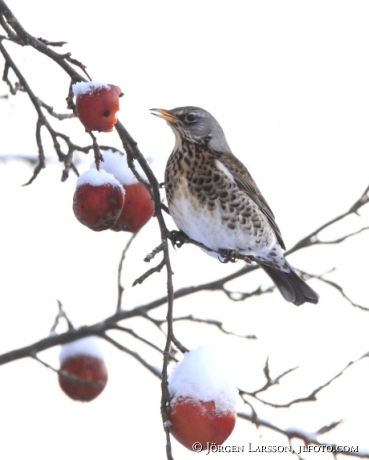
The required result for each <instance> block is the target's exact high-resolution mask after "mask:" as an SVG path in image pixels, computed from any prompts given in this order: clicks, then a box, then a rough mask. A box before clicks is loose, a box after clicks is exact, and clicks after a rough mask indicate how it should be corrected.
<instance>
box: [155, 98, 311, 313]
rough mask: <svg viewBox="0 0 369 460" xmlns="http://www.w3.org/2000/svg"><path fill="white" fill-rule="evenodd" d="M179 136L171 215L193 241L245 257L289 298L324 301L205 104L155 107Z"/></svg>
mask: <svg viewBox="0 0 369 460" xmlns="http://www.w3.org/2000/svg"><path fill="white" fill-rule="evenodd" d="M150 112H151V113H152V114H153V115H155V116H157V117H160V118H162V119H164V120H165V121H166V122H167V123H168V125H169V126H170V127H171V129H172V130H173V132H174V135H175V145H174V149H173V151H172V153H171V155H170V156H169V158H168V161H167V165H166V168H165V182H164V185H165V193H166V197H167V202H168V210H169V214H170V215H171V217H172V218H173V220H174V222H175V224H176V225H177V227H178V228H179V230H180V231H182V232H183V233H184V234H185V235H187V236H188V237H189V238H190V239H192V240H194V241H196V242H198V243H200V244H201V245H204V246H205V247H206V248H207V249H209V250H210V251H209V252H211V251H213V252H214V253H216V254H218V255H219V254H226V253H228V254H233V255H239V256H245V259H246V260H250V261H253V262H256V263H257V264H258V265H259V266H260V267H261V268H262V269H263V270H264V271H265V272H266V273H267V275H269V277H270V278H271V279H272V281H273V283H274V284H275V286H276V287H277V288H278V290H279V291H280V293H281V294H282V296H283V297H284V299H285V300H286V301H287V302H291V303H293V304H294V305H297V306H299V305H302V304H303V303H305V302H310V303H313V304H316V303H318V300H319V296H318V294H317V293H316V292H315V291H314V290H313V289H312V288H311V287H310V286H309V285H308V284H307V283H306V282H305V281H304V280H302V279H301V278H300V276H299V275H298V274H297V273H296V272H295V271H294V270H293V268H292V267H291V266H290V264H289V263H288V262H287V260H286V259H285V257H284V250H285V249H286V246H285V244H284V242H283V239H282V235H281V232H280V230H279V227H278V225H277V223H276V221H275V217H274V214H273V212H272V210H271V209H270V207H269V205H268V203H267V201H266V200H265V198H264V197H263V195H262V194H261V192H260V190H259V188H258V186H257V185H256V183H255V181H254V179H253V178H252V176H251V174H250V173H249V171H248V170H247V168H246V166H245V165H244V164H243V163H242V162H241V161H240V160H239V159H238V158H237V157H236V156H235V155H233V153H232V152H231V149H230V147H229V145H228V143H227V140H226V137H225V134H224V131H223V129H222V128H221V126H220V124H219V123H218V122H217V120H216V119H215V118H214V117H213V116H212V115H211V114H210V113H209V112H207V111H206V110H204V109H202V108H199V107H192V106H189V107H177V108H175V109H171V110H165V109H151V110H150Z"/></svg>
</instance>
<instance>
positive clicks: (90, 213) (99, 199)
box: [73, 169, 124, 232]
mask: <svg viewBox="0 0 369 460" xmlns="http://www.w3.org/2000/svg"><path fill="white" fill-rule="evenodd" d="M76 185H77V188H76V191H75V192H74V197H73V211H74V214H75V216H76V217H77V219H78V220H79V222H81V224H83V225H86V226H87V227H88V228H90V229H91V230H94V231H96V232H100V231H102V230H107V229H108V228H110V227H111V226H112V225H113V224H114V223H115V222H116V221H117V219H118V218H119V216H120V214H121V211H122V209H123V205H124V189H123V187H122V185H121V184H120V183H119V182H118V181H117V179H115V177H114V176H113V175H112V174H109V173H107V172H106V171H103V170H101V171H97V170H96V169H90V170H88V171H86V172H84V173H83V174H81V175H80V176H79V178H78V179H77V184H76Z"/></svg>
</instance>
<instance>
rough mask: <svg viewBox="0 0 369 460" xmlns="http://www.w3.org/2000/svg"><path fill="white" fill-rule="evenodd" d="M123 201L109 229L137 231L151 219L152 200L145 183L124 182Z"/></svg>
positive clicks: (152, 210)
mask: <svg viewBox="0 0 369 460" xmlns="http://www.w3.org/2000/svg"><path fill="white" fill-rule="evenodd" d="M124 189H125V191H126V195H125V202H124V206H123V209H122V212H121V213H120V216H119V217H118V220H117V221H116V222H115V224H114V225H112V227H111V230H114V231H116V232H119V231H125V232H132V233H134V232H137V230H140V228H142V227H143V226H144V225H145V224H147V222H148V221H149V220H150V219H151V217H152V216H153V214H154V202H153V200H152V199H151V196H150V193H149V192H148V190H147V189H146V187H145V185H144V184H142V183H141V182H136V183H135V184H125V185H124Z"/></svg>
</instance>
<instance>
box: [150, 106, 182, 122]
mask: <svg viewBox="0 0 369 460" xmlns="http://www.w3.org/2000/svg"><path fill="white" fill-rule="evenodd" d="M150 112H151V113H152V115H155V116H156V117H159V118H163V119H164V120H166V121H168V122H169V123H175V122H176V121H179V118H178V117H176V116H175V115H173V114H172V113H170V110H165V109H150ZM155 112H156V113H155Z"/></svg>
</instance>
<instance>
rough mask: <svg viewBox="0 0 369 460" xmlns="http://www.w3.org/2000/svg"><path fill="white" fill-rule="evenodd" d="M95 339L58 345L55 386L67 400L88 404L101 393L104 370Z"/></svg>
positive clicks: (105, 374)
mask: <svg viewBox="0 0 369 460" xmlns="http://www.w3.org/2000/svg"><path fill="white" fill-rule="evenodd" d="M100 340H101V339H99V338H98V337H86V338H84V339H80V340H76V341H74V342H71V343H68V344H66V345H63V346H62V349H61V352H60V355H59V361H60V371H61V372H60V373H59V385H60V387H61V389H62V390H63V391H64V393H65V394H67V395H68V396H69V397H70V398H72V399H74V400H77V401H82V402H88V401H92V400H93V399H95V398H96V397H97V396H99V394H100V393H101V392H102V391H103V390H104V388H105V386H106V383H107V380H108V371H107V369H106V366H105V362H104V357H103V353H102V351H101V346H100V343H99V342H100Z"/></svg>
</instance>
